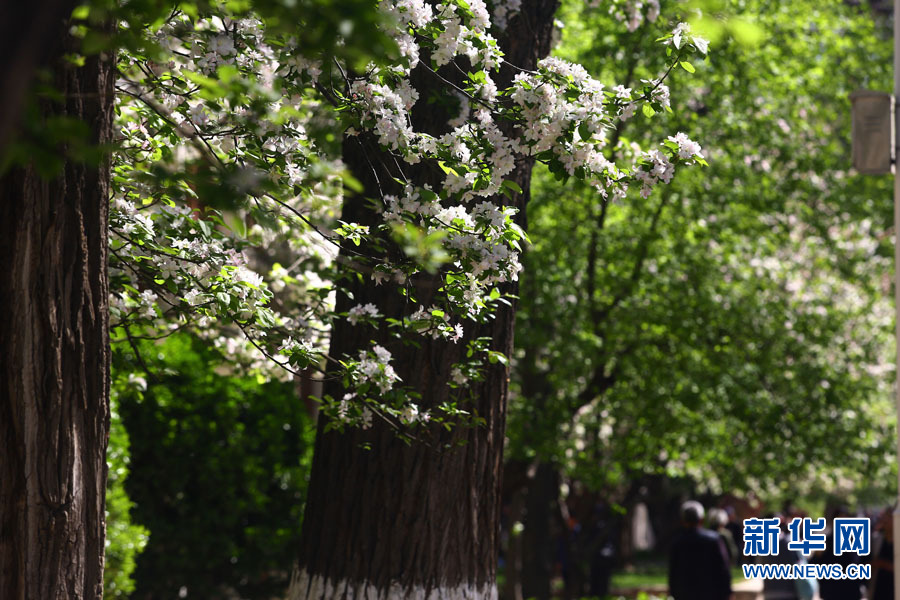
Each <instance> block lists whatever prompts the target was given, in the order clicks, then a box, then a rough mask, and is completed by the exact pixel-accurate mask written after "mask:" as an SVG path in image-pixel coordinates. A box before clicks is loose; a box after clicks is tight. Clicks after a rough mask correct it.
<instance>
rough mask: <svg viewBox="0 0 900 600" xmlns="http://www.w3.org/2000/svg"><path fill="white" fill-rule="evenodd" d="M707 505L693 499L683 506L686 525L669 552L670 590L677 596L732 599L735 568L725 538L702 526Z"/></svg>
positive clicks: (687, 599) (677, 598)
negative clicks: (732, 578)
mask: <svg viewBox="0 0 900 600" xmlns="http://www.w3.org/2000/svg"><path fill="white" fill-rule="evenodd" d="M702 522H703V505H702V504H700V503H699V502H695V501H693V500H691V501H689V502H685V503H684V505H682V507H681V524H682V525H683V526H684V529H683V530H682V531H681V533H680V534H679V535H678V537H676V538H675V542H674V543H673V544H672V549H671V552H670V554H669V594H670V595H671V596H672V597H673V598H675V600H728V599H729V597H730V596H731V572H730V571H729V568H728V552H727V550H725V546H724V544H723V543H722V540H721V538H720V537H719V536H718V535H717V534H716V533H715V532H712V531H709V530H708V529H703V528H702V527H700V523H702Z"/></svg>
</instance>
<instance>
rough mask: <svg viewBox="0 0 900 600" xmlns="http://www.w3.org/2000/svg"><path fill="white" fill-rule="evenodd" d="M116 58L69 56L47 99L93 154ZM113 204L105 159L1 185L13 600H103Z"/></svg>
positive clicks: (4, 537) (0, 407) (1, 494)
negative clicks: (53, 96)
mask: <svg viewBox="0 0 900 600" xmlns="http://www.w3.org/2000/svg"><path fill="white" fill-rule="evenodd" d="M67 32H68V25H67V24H66V25H65V27H62V28H61V29H60V30H58V31H57V39H64V40H67V45H69V44H70V43H74V41H73V40H71V39H68V35H67ZM74 49H75V46H73V45H70V47H69V48H68V49H67V51H70V52H71V51H73V50H74ZM60 54H61V53H60ZM111 56H112V55H110V56H109V57H106V56H104V57H97V56H94V57H88V58H87V60H86V62H85V64H84V66H82V67H74V66H72V65H71V64H69V63H68V62H65V61H63V60H62V59H61V58H59V57H58V58H57V59H56V60H55V62H53V63H52V64H51V66H50V68H51V69H52V71H53V76H54V82H55V85H56V89H57V90H58V91H59V92H60V93H61V94H62V97H63V98H64V100H62V101H60V102H58V103H57V102H53V101H50V100H47V101H46V103H45V105H43V106H42V109H43V111H44V115H45V116H47V117H61V116H65V117H71V118H78V119H81V120H83V121H84V122H86V123H87V124H88V126H89V128H90V130H91V139H90V142H92V143H93V144H102V143H108V142H109V141H110V139H111V132H112V114H113V113H112V107H113V80H114V65H113V63H112V60H111ZM48 127H52V125H49V123H48ZM60 151H61V152H64V148H60ZM108 202H109V164H108V163H107V162H106V161H105V160H104V161H103V164H99V165H97V164H94V165H86V164H83V163H79V162H75V161H73V160H66V161H65V162H64V167H63V169H62V171H61V172H60V173H59V174H58V175H57V176H55V177H53V178H49V179H45V178H42V177H40V176H39V175H38V174H37V172H36V170H35V168H34V166H33V165H31V166H28V167H26V168H21V169H18V168H17V169H14V170H12V171H10V172H8V173H6V174H5V175H4V176H3V177H2V178H0V261H2V265H3V266H2V268H0V306H2V307H3V310H4V312H5V313H6V314H4V316H3V318H2V319H0V357H2V360H0V452H2V456H3V459H2V460H0V598H3V599H4V600H7V599H8V600H26V599H27V600H72V599H78V600H87V599H93V598H101V597H102V595H103V551H104V533H105V519H104V501H105V489H106V444H107V437H108V430H109V334H108V331H107V329H108V320H109V319H108V310H107V309H108V281H107V268H106V257H107V211H108Z"/></svg>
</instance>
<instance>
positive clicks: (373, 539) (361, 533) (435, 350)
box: [289, 0, 558, 600]
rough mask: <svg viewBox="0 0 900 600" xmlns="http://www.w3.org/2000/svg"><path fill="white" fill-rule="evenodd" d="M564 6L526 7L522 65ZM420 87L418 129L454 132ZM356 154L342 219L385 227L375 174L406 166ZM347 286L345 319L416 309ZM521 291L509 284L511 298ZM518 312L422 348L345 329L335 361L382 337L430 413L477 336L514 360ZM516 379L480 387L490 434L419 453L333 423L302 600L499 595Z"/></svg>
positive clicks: (320, 462) (428, 446)
mask: <svg viewBox="0 0 900 600" xmlns="http://www.w3.org/2000/svg"><path fill="white" fill-rule="evenodd" d="M557 3H558V2H557V0H525V1H524V2H523V3H522V10H521V13H520V14H519V15H518V16H517V17H516V18H514V19H512V20H511V21H510V23H509V25H508V28H507V31H506V35H505V39H504V40H501V46H502V47H503V50H504V52H505V55H506V59H507V60H508V61H509V62H510V63H512V64H514V65H517V66H519V67H523V68H526V69H533V68H535V66H536V64H537V61H538V60H540V59H541V58H543V57H544V56H546V55H547V54H548V53H549V51H550V40H551V34H552V31H553V16H554V13H555V11H556V8H557ZM514 74H515V73H514V72H513V71H512V69H507V72H503V73H501V76H500V77H499V78H498V81H497V83H498V85H501V86H502V85H503V84H508V83H509V82H510V81H511V79H512V77H513V75H514ZM448 76H451V77H452V76H453V75H451V74H450V73H448ZM413 84H414V85H415V86H416V88H417V89H418V90H419V92H420V95H421V97H422V98H423V100H422V101H420V102H419V104H417V106H416V107H415V108H414V110H413V115H412V117H413V121H414V125H415V126H416V128H417V129H418V130H424V131H429V132H431V133H438V134H439V133H442V132H443V131H446V130H447V125H446V123H447V118H448V115H447V114H445V113H443V112H441V111H443V110H444V109H443V108H441V107H440V103H434V104H429V103H426V102H425V101H424V99H427V98H429V96H430V95H431V94H432V93H437V94H440V95H449V94H450V93H451V92H452V90H450V89H448V88H447V87H446V85H445V84H443V83H442V82H440V81H439V80H437V78H435V77H434V75H432V74H430V73H428V72H427V71H426V70H425V69H422V68H421V67H419V68H417V69H416V71H414V73H413ZM344 158H345V161H346V162H347V164H348V166H349V168H350V169H351V170H352V171H353V173H354V175H355V176H356V177H357V178H358V179H359V180H360V181H361V182H362V183H363V185H364V186H365V193H364V194H361V195H357V196H351V197H349V198H348V199H347V200H346V201H345V205H344V208H343V216H342V219H344V220H346V221H352V222H357V223H362V224H369V223H373V222H374V219H375V215H374V214H373V213H372V212H371V209H370V208H369V205H368V203H367V202H366V200H365V198H366V197H369V198H372V197H379V193H378V189H379V188H378V183H377V181H376V175H377V178H378V180H380V182H381V184H382V186H384V185H385V182H390V181H391V177H393V176H396V173H395V172H391V170H390V169H389V168H388V167H387V166H385V165H393V164H394V163H393V161H392V160H389V159H387V157H384V156H383V155H379V152H378V150H377V148H376V146H375V144H374V143H373V141H372V140H371V138H367V137H366V136H358V137H353V138H348V140H347V141H346V142H345V145H344ZM532 166H533V161H532V160H530V159H522V160H520V161H519V162H518V163H517V166H516V169H515V171H514V172H513V173H512V174H511V176H510V177H509V178H510V179H513V180H514V181H516V182H517V183H518V184H519V185H520V186H521V187H522V189H523V190H526V191H525V193H524V194H522V195H521V197H519V198H517V199H516V203H517V206H518V208H519V209H520V213H519V222H520V224H521V225H522V226H524V224H525V210H524V209H525V204H526V202H527V198H528V192H527V190H528V189H529V184H530V181H531V169H532ZM409 173H413V175H414V178H413V181H415V182H416V183H419V184H421V183H434V182H435V181H436V180H438V178H437V177H436V174H435V173H433V172H428V171H427V170H425V168H420V169H419V170H417V171H414V170H410V171H408V172H407V174H409ZM391 191H393V190H390V191H388V190H386V191H385V192H386V193H390V192H391ZM498 201H499V200H498ZM346 258H347V259H348V260H350V259H352V256H349V255H348V256H346ZM435 287H436V286H435V285H433V282H431V283H429V281H428V280H427V279H421V280H419V282H418V284H417V285H416V288H415V295H416V300H417V303H418V304H422V305H423V306H429V305H430V298H431V295H432V294H433V293H434V289H435ZM348 288H349V291H350V292H351V293H352V299H351V297H349V296H348V295H347V294H344V293H340V294H339V295H338V298H337V310H338V311H346V310H348V309H349V308H351V307H352V306H354V305H356V304H360V303H367V302H373V303H375V304H376V305H378V307H379V310H380V311H381V313H382V314H384V315H385V316H387V317H394V318H399V317H400V316H401V315H402V314H409V312H411V310H410V307H409V306H408V305H407V304H406V299H405V298H404V297H403V296H401V295H400V294H399V293H398V290H397V288H396V287H392V286H390V285H388V284H384V285H382V286H380V287H376V286H375V285H374V283H373V282H372V281H371V280H368V279H367V280H364V281H363V280H352V281H351V283H350V284H349V285H348ZM516 289H517V286H515V285H510V286H508V287H507V288H506V289H505V290H504V291H506V292H510V293H515V292H516ZM414 308H415V307H413V308H412V310H414ZM514 313H515V309H514V307H510V308H506V309H503V310H500V311H499V312H498V314H497V315H496V318H495V319H494V320H492V321H490V322H489V323H488V324H485V325H480V326H475V325H474V324H471V323H469V324H467V328H466V329H467V331H466V335H465V337H464V339H462V340H460V341H459V342H458V343H456V344H454V343H448V342H443V341H434V340H430V339H426V338H423V339H421V340H420V342H421V344H420V346H419V347H413V346H404V345H402V344H400V343H398V342H397V340H395V339H394V338H393V337H392V336H391V335H389V333H388V332H387V331H386V330H384V329H382V330H379V331H377V332H373V331H372V330H371V329H367V328H362V327H351V326H349V325H348V324H347V323H337V324H336V325H335V328H334V331H333V333H332V345H331V355H332V356H336V357H339V356H343V355H354V356H355V355H356V354H357V352H358V351H359V349H361V348H364V347H371V341H375V342H376V343H379V344H381V345H383V346H384V347H385V348H387V349H388V350H389V351H390V352H391V353H392V355H393V357H394V360H393V361H392V364H394V365H395V368H396V369H397V372H398V374H399V375H400V377H401V378H402V379H403V383H404V385H406V386H411V387H413V388H414V389H415V390H417V391H418V392H419V393H421V395H422V399H421V402H420V406H421V407H422V408H425V409H428V408H430V407H433V406H436V405H438V404H440V403H441V402H443V401H445V400H447V399H448V397H449V395H448V392H449V388H448V382H449V379H450V369H451V365H452V364H453V363H455V362H459V361H460V360H462V358H463V357H464V353H465V350H466V345H467V342H468V341H469V340H472V339H474V338H475V337H489V338H490V339H491V340H492V343H491V348H492V349H493V350H497V351H500V352H504V353H506V354H509V353H510V352H511V350H512V343H513V327H514V317H515V314H514ZM507 381H508V373H507V370H506V369H505V368H504V367H502V366H501V365H496V366H495V367H493V368H491V369H490V371H489V373H488V375H487V377H486V380H485V381H484V382H482V383H480V384H478V386H477V388H476V389H475V390H474V393H475V398H476V400H475V402H474V406H470V407H467V408H469V409H471V410H474V411H476V412H477V414H478V416H480V417H482V418H483V419H485V424H484V425H483V426H478V427H456V428H454V429H453V431H450V432H447V431H444V430H442V429H440V428H436V429H433V430H429V432H428V433H427V434H425V435H424V436H423V437H424V438H425V439H424V440H423V441H421V442H413V443H412V444H410V445H407V444H406V443H405V442H403V441H401V440H400V439H398V438H397V436H396V435H395V432H394V430H393V429H391V428H390V427H389V426H388V425H387V424H385V423H383V422H376V424H375V425H374V426H373V427H372V428H371V429H369V430H365V431H363V430H350V431H347V432H344V433H338V432H334V431H332V432H329V433H326V432H325V431H324V423H323V422H321V421H320V423H319V429H318V432H317V436H316V445H315V455H314V459H313V467H312V474H311V479H310V486H309V490H310V491H309V498H308V500H307V505H306V512H305V516H304V529H303V537H302V541H301V544H300V551H299V558H298V565H297V567H296V569H295V571H294V575H293V578H292V584H291V589H290V592H289V598H290V599H291V600H301V599H325V600H330V599H332V598H373V599H375V598H377V599H382V598H391V599H394V598H422V599H424V598H435V599H437V598H441V599H444V600H454V599H461V598H472V599H476V598H478V599H480V598H496V596H497V590H496V585H495V580H496V559H497V552H498V537H499V518H500V483H501V465H502V453H503V438H504V428H505V422H506V394H507ZM324 393H325V394H329V395H331V396H332V397H336V398H340V397H341V396H342V395H343V393H344V391H343V390H342V389H341V387H340V384H339V383H336V382H328V383H327V384H326V387H325V390H324ZM363 446H367V447H369V448H371V449H369V450H367V449H364V448H363Z"/></svg>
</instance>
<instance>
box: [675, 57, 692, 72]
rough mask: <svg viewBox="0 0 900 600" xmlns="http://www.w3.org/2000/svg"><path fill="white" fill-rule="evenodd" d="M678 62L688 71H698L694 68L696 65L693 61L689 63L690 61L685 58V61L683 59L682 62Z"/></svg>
mask: <svg viewBox="0 0 900 600" xmlns="http://www.w3.org/2000/svg"><path fill="white" fill-rule="evenodd" d="M678 64H680V65H681V68H682V69H684V70H685V71H687V72H688V73H695V72H696V69H695V68H694V65H692V64H691V63H689V62H688V61H686V60H683V61H681V62H680V63H678Z"/></svg>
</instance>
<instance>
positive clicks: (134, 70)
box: [76, 0, 706, 598]
mask: <svg viewBox="0 0 900 600" xmlns="http://www.w3.org/2000/svg"><path fill="white" fill-rule="evenodd" d="M239 4H240V3H235V4H234V5H235V6H238V5H239ZM260 4H264V3H260ZM633 4H634V3H625V4H624V8H622V10H625V11H626V13H623V14H630V13H627V11H630V10H632V9H633V8H634V6H633ZM240 6H241V7H242V8H246V7H244V6H243V5H240ZM378 7H379V11H380V15H381V16H382V17H383V19H382V20H381V21H380V22H381V25H380V27H381V29H380V31H382V32H383V33H385V34H387V35H388V37H390V38H391V39H393V40H394V44H395V46H396V54H395V55H394V57H393V59H392V60H388V61H379V62H376V63H372V64H366V63H365V62H363V61H359V60H353V59H350V58H346V59H345V58H344V57H342V55H341V54H340V52H338V51H334V52H328V53H324V54H323V53H320V52H316V51H314V50H315V49H314V48H312V49H311V48H310V46H309V44H306V43H304V40H303V39H302V37H303V31H296V32H290V31H289V29H286V28H285V27H284V21H283V20H282V21H281V22H280V26H276V25H278V23H277V21H276V20H275V19H266V18H265V15H263V14H256V13H253V12H247V11H243V12H240V11H238V9H236V8H234V7H232V5H230V4H229V5H227V6H225V7H218V6H217V7H209V6H206V5H196V4H192V3H185V4H183V5H179V6H178V7H175V8H173V9H172V10H171V11H170V12H167V13H165V14H164V15H163V16H160V17H159V18H156V19H155V20H148V21H147V22H145V23H143V24H142V27H141V28H140V33H139V34H140V35H141V36H143V37H144V38H145V39H144V41H145V43H144V44H143V45H132V46H126V47H125V48H124V49H123V50H122V52H121V53H120V57H119V59H118V64H117V71H116V77H117V80H116V82H115V89H116V91H117V96H116V103H115V116H116V124H117V129H116V135H117V138H116V142H117V148H118V150H117V151H116V152H115V153H114V154H113V161H112V177H111V186H112V196H113V201H112V203H111V205H110V211H109V266H110V270H109V278H110V279H109V292H110V294H109V309H108V314H109V319H110V327H111V331H112V340H113V342H114V343H121V344H127V345H128V346H130V347H131V348H132V349H134V352H135V354H139V353H138V351H137V345H136V344H135V340H136V339H140V338H159V337H162V336H165V335H167V334H169V333H171V332H172V331H176V330H192V331H194V332H196V333H197V334H199V335H202V336H205V337H207V338H208V339H209V340H210V342H211V343H213V344H215V345H217V346H218V347H220V348H221V349H222V351H223V352H224V353H225V354H226V355H228V356H229V357H231V358H232V359H233V360H234V362H235V364H238V365H240V366H242V367H244V368H250V369H255V370H257V371H258V372H259V373H260V374H264V375H270V376H278V374H279V373H280V374H282V375H283V376H294V377H309V376H310V374H311V373H316V376H317V377H320V378H321V379H323V382H324V393H323V397H322V399H321V400H322V411H323V418H322V419H320V421H319V429H318V434H317V441H316V448H315V458H314V463H313V472H312V476H311V482H310V496H309V499H308V502H307V506H306V516H305V527H304V532H303V541H302V543H301V547H300V549H299V556H298V565H297V568H296V570H295V573H294V577H293V582H292V588H291V591H290V597H291V598H330V597H333V596H338V595H340V596H345V595H350V596H357V595H359V596H362V595H366V596H371V597H400V596H406V595H419V596H429V597H442V598H443V597H447V598H453V597H483V596H492V595H493V594H495V588H494V578H495V566H494V560H495V557H496V550H497V539H496V538H497V524H498V522H499V495H498V487H499V479H500V464H501V454H502V445H503V437H504V421H505V398H506V390H507V377H508V374H507V369H506V363H507V358H506V357H507V356H508V355H509V352H510V350H511V346H512V334H513V324H514V321H513V319H514V312H515V294H516V291H517V284H516V281H517V276H518V272H519V271H520V269H521V266H520V263H519V259H518V256H519V252H520V250H521V247H522V244H523V243H525V242H526V240H527V238H526V235H525V211H524V209H525V206H526V203H527V198H528V188H529V183H530V174H531V169H532V166H533V165H534V163H535V161H541V162H543V163H545V164H547V166H548V167H549V169H550V170H551V171H552V172H553V173H554V174H556V175H557V176H558V177H559V178H560V179H565V178H569V177H576V178H579V179H581V180H584V181H585V182H587V183H588V184H589V185H590V186H592V187H593V188H594V189H595V190H596V193H597V201H598V202H601V203H605V202H613V201H615V200H617V199H620V198H622V197H624V196H625V194H626V193H627V190H628V189H629V186H630V187H632V188H635V192H634V193H641V194H645V195H646V194H649V193H650V190H651V189H652V188H653V187H654V186H656V185H658V184H664V183H668V182H669V181H670V180H671V178H672V176H673V173H674V170H675V168H676V167H677V166H678V165H681V164H693V163H697V162H699V163H703V162H704V161H703V157H702V154H701V149H700V146H699V145H698V144H696V143H695V142H692V141H691V140H690V139H689V138H688V137H687V136H686V135H685V134H683V133H678V134H676V135H672V136H667V137H666V139H663V140H660V142H659V143H658V144H656V145H655V146H654V147H650V148H647V149H645V150H640V151H635V152H634V153H633V154H631V155H630V156H629V159H628V160H627V161H622V162H620V163H613V162H611V161H610V160H608V159H607V158H605V155H604V150H605V148H606V146H607V143H608V140H607V133H608V132H609V131H610V129H611V128H612V127H614V125H615V123H617V122H618V121H620V120H625V119H629V118H632V117H633V116H634V115H635V114H636V113H637V112H641V113H642V114H643V115H645V116H647V117H650V116H652V115H653V114H655V113H657V112H662V111H666V110H670V107H669V96H668V88H667V87H666V84H665V83H664V81H665V79H666V78H667V77H668V76H669V74H670V73H671V72H672V71H673V70H674V69H675V68H676V67H678V66H679V65H681V66H682V67H684V69H686V70H689V71H690V70H692V68H691V67H690V63H689V62H688V60H687V59H688V57H689V56H690V55H692V54H695V53H700V54H705V52H706V42H705V40H703V39H701V38H698V37H695V36H692V35H691V34H690V32H689V29H688V28H687V26H686V25H684V24H680V25H678V26H676V27H675V29H674V30H673V31H672V33H671V34H669V35H667V36H665V37H664V38H663V39H661V40H660V43H661V46H660V51H665V52H666V54H667V56H668V61H667V65H668V68H667V70H665V71H664V72H662V73H660V74H659V75H658V77H657V78H655V79H652V80H647V81H643V82H641V85H639V86H635V87H634V88H633V89H631V88H626V87H624V86H617V87H613V88H610V89H607V88H606V87H605V86H603V85H601V84H600V83H599V82H598V81H596V80H595V79H593V78H592V77H591V76H590V75H589V74H588V73H587V72H586V71H585V70H584V69H583V68H581V67H580V66H578V65H574V64H570V63H567V62H565V61H561V60H558V59H553V58H546V57H547V55H548V54H549V51H550V47H551V42H552V39H553V33H554V13H555V11H556V8H557V3H556V2H555V1H554V0H525V1H523V2H506V3H498V4H497V5H495V6H493V7H490V8H489V7H488V6H487V5H485V4H484V3H483V1H482V0H473V1H470V2H467V1H466V0H454V1H449V2H437V3H425V2H421V1H416V0H412V1H410V0H401V1H394V0H385V1H383V2H381V3H380V4H379V5H378ZM613 8H614V9H615V6H614V7H613ZM620 8H621V7H620ZM651 9H652V3H651ZM616 10H618V9H616ZM229 11H230V12H229ZM128 23H129V26H130V28H131V30H132V31H133V30H134V27H133V21H129V22H128ZM147 23H150V24H149V25H148V24H147ZM76 33H78V30H76ZM82 33H83V32H82ZM89 33H90V32H88V33H87V34H85V40H86V43H87V40H89V39H90V37H89V35H88V34H89ZM337 33H338V34H339V37H344V38H345V41H344V42H343V45H349V44H350V43H351V42H350V37H351V35H352V31H351V28H350V27H344V24H343V23H342V24H341V25H340V26H339V27H338V31H337ZM341 46H342V43H340V42H339V43H338V44H336V45H335V48H337V49H338V50H339V49H340V47H341ZM104 60H107V63H103V64H108V59H104ZM100 141H105V140H104V139H103V138H101V140H100ZM103 173H104V170H103V169H102V168H101V175H102V176H103V177H105V176H106V175H105V174H103ZM107 174H108V173H107ZM105 189H106V188H104V187H103V186H100V192H101V197H102V196H103V195H104V194H105ZM105 221H106V214H105V212H103V214H102V215H100V218H99V220H98V222H99V223H105ZM99 256H101V257H105V249H104V250H103V251H102V252H101V254H100V255H99ZM101 279H102V278H101ZM104 285H105V280H104ZM101 287H103V286H101ZM98 293H102V294H105V287H104V288H103V290H101V292H98ZM93 296H96V294H93V295H92V297H93ZM93 314H97V315H102V316H104V318H105V315H106V306H105V299H104V300H103V302H101V304H100V305H98V307H97V308H96V310H95V312H94V313H93ZM104 323H105V322H104ZM104 335H105V334H104ZM104 340H105V338H103V339H100V341H99V342H98V343H99V345H100V347H101V348H105V341H104ZM138 362H140V361H139V360H138ZM101 370H104V369H101ZM117 378H118V379H117V381H115V382H113V385H114V389H115V387H117V386H123V385H132V386H138V387H140V386H142V385H144V383H143V381H144V380H143V379H142V377H141V376H139V375H136V374H130V375H129V374H127V373H124V372H119V373H118V375H117ZM101 387H103V386H101ZM101 395H102V394H101ZM101 537H102V536H101Z"/></svg>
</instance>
